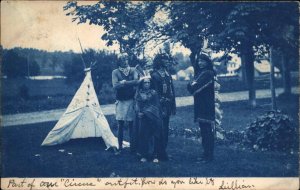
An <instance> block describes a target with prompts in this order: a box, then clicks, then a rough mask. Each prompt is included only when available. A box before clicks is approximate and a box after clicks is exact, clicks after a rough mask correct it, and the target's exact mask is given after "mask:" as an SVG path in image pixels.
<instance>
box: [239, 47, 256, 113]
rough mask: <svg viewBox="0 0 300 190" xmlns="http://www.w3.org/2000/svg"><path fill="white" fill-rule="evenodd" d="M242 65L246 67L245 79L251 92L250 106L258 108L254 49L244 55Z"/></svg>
mask: <svg viewBox="0 0 300 190" xmlns="http://www.w3.org/2000/svg"><path fill="white" fill-rule="evenodd" d="M242 64H243V66H244V67H245V78H246V82H247V87H248V91H249V105H250V107H251V108H255V107H256V94H255V87H254V52H253V50H252V48H249V49H247V51H245V52H243V53H242Z"/></svg>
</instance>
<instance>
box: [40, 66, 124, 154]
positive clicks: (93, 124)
mask: <svg viewBox="0 0 300 190" xmlns="http://www.w3.org/2000/svg"><path fill="white" fill-rule="evenodd" d="M85 72H86V76H85V79H84V80H83V82H82V84H81V86H80V87H79V89H78V90H77V92H76V94H75V96H74V97H73V99H72V101H71V103H70V104H69V106H68V108H67V110H66V112H65V113H64V114H63V115H62V117H61V118H60V119H59V121H58V122H57V123H56V125H55V126H54V128H53V129H52V130H51V131H50V132H49V134H48V135H47V137H46V138H45V140H44V141H43V143H42V146H50V145H57V144H61V143H64V142H66V141H68V140H70V139H76V138H87V137H102V138H103V140H104V143H105V144H106V147H107V149H108V148H110V147H115V148H118V147H119V146H118V139H117V138H116V137H115V136H114V134H113V133H112V132H111V130H110V127H109V124H108V122H107V120H106V118H105V116H104V114H103V112H102V110H101V108H100V104H99V101H98V99H97V95H96V92H95V89H94V85H93V81H92V77H91V69H90V68H89V69H85ZM123 143H124V145H125V146H128V143H127V142H123Z"/></svg>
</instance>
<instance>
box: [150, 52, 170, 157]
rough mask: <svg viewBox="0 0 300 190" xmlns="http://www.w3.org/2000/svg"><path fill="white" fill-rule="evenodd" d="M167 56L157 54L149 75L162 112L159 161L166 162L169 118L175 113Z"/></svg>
mask: <svg viewBox="0 0 300 190" xmlns="http://www.w3.org/2000/svg"><path fill="white" fill-rule="evenodd" d="M168 61H169V60H168V56H167V55H166V54H164V53H159V54H157V55H156V56H155V58H154V60H153V72H152V73H151V85H152V88H153V89H154V90H155V91H156V92H157V94H158V97H159V102H160V107H161V110H162V120H163V125H162V128H161V133H160V138H159V145H160V148H159V155H158V156H159V159H160V160H168V154H167V151H166V149H167V144H168V136H169V122H170V116H171V115H175V113H176V103H175V92H174V86H173V80H172V77H171V75H170V73H169V72H168V70H167V64H168Z"/></svg>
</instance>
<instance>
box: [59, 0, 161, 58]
mask: <svg viewBox="0 0 300 190" xmlns="http://www.w3.org/2000/svg"><path fill="white" fill-rule="evenodd" d="M155 4H156V3H155V2H153V3H144V2H127V1H99V2H97V3H95V4H93V5H81V6H80V5H78V4H77V2H74V1H73V2H68V3H67V5H66V6H65V7H64V10H69V11H70V12H68V13H67V15H68V16H73V21H77V23H78V24H80V23H86V22H88V23H89V24H94V25H98V26H101V27H103V29H104V30H105V31H106V33H105V34H103V35H102V36H101V39H102V40H104V41H106V45H107V46H111V45H113V44H119V46H120V51H121V52H126V53H128V55H129V57H137V56H138V55H139V54H141V53H142V51H141V50H142V49H140V48H139V47H141V46H139V47H138V43H139V42H140V41H141V38H143V35H142V34H143V30H144V29H145V28H147V27H148V25H147V22H146V21H148V20H149V19H150V18H151V17H152V16H153V15H154V13H155V9H156V6H155Z"/></svg>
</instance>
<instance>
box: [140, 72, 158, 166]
mask: <svg viewBox="0 0 300 190" xmlns="http://www.w3.org/2000/svg"><path fill="white" fill-rule="evenodd" d="M135 100H136V102H137V113H138V117H139V124H140V127H139V137H140V138H139V139H140V141H139V145H140V146H139V147H140V149H139V152H140V154H141V157H142V158H141V161H142V162H146V161H147V160H148V161H149V160H153V162H158V142H159V141H158V138H159V137H160V132H161V125H162V120H161V110H160V105H159V99H158V94H157V92H156V91H155V90H154V89H151V88H150V77H147V76H146V77H143V78H141V81H140V84H139V86H138V89H137V93H136V96H135ZM152 140H154V147H153V152H152V153H150V147H151V144H152V143H151V142H153V141H152Z"/></svg>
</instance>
